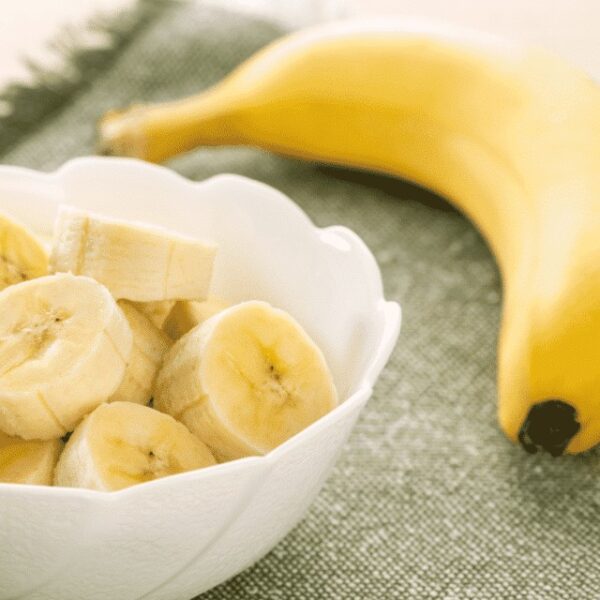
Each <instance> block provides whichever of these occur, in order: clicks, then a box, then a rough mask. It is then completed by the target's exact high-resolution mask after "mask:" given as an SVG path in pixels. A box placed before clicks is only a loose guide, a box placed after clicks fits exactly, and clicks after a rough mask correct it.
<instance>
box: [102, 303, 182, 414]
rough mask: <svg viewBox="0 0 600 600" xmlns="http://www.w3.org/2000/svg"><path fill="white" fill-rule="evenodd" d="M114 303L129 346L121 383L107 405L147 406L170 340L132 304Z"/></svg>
mask: <svg viewBox="0 0 600 600" xmlns="http://www.w3.org/2000/svg"><path fill="white" fill-rule="evenodd" d="M118 304H119V306H120V307H121V310H122V311H123V314H124V315H125V317H126V318H127V321H128V322H129V326H130V327H131V331H132V333H133V347H132V350H131V357H130V359H129V363H128V364H127V369H126V370H125V376H124V377H123V381H121V385H120V386H119V388H118V389H117V391H116V392H115V393H114V394H113V395H112V396H111V397H110V398H109V402H118V401H124V402H135V403H136V404H148V402H149V401H150V398H152V387H153V384H154V380H155V379H156V375H157V373H158V368H159V367H160V365H161V363H162V359H163V355H164V353H165V352H166V351H167V350H168V349H169V348H170V346H171V344H172V341H171V339H170V338H169V336H168V335H167V334H166V333H164V332H163V331H161V330H160V329H158V328H157V327H155V325H154V324H153V323H152V322H151V321H150V319H148V318H147V317H146V316H145V315H143V314H142V313H141V312H139V311H138V310H137V309H136V308H134V307H133V306H132V304H130V303H129V302H127V301H126V300H119V302H118Z"/></svg>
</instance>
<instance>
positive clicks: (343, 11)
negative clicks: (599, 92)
mask: <svg viewBox="0 0 600 600" xmlns="http://www.w3.org/2000/svg"><path fill="white" fill-rule="evenodd" d="M3 1H4V2H6V3H9V2H10V4H9V6H10V7H9V8H7V9H5V10H4V11H3V15H2V20H0V87H1V86H3V85H6V84H7V83H9V82H11V81H15V80H23V79H25V78H26V77H27V67H26V61H25V59H26V58H28V59H33V60H35V61H37V62H41V63H42V64H44V65H48V64H50V65H51V66H55V65H53V63H56V62H57V61H58V60H59V57H58V56H57V54H56V53H53V52H51V51H50V52H49V51H48V44H49V42H51V41H52V40H53V39H56V37H57V35H58V34H59V32H60V31H61V30H62V29H64V28H65V27H66V26H68V27H71V28H73V29H75V30H82V29H83V28H82V25H83V24H85V23H86V21H87V20H88V19H89V17H90V16H91V15H93V14H96V13H98V12H108V13H110V12H114V11H117V10H123V9H124V8H125V7H127V6H128V5H131V4H132V3H133V1H134V0H61V2H40V1H39V0H19V2H12V1H11V0H3ZM198 1H203V2H204V3H205V4H206V1H207V0H198ZM219 4H220V5H223V4H230V5H232V6H234V7H239V8H242V9H246V10H251V11H252V10H256V11H273V10H278V11H279V12H280V13H281V14H282V15H284V14H286V15H287V16H289V14H290V12H291V13H294V12H299V10H298V8H297V7H298V5H297V4H294V3H293V2H290V1H289V0H282V1H281V2H278V3H277V4H275V3H272V2H268V1H267V0H220V2H219ZM301 4H302V8H301V10H302V14H303V15H305V14H308V13H311V14H312V15H313V18H314V20H316V21H319V20H324V19H328V18H332V17H336V16H341V15H360V16H366V15H388V14H396V15H401V16H417V17H425V18H429V19H435V20H437V21H442V22H446V23H452V24H456V25H462V26H468V27H475V28H477V29H482V30H485V31H490V32H492V33H497V34H500V35H504V36H509V37H512V38H515V39H517V40H521V41H525V42H530V43H535V44H541V45H543V46H546V47H548V48H551V49H553V50H555V51H557V52H558V53H560V54H561V55H563V56H565V57H566V58H568V59H569V60H571V61H573V62H575V63H576V64H579V65H580V66H582V67H583V68H584V69H586V70H587V71H588V72H589V73H591V74H592V75H593V76H594V77H596V78H597V79H599V80H600V42H599V41H598V40H599V38H598V35H597V33H598V32H597V24H598V23H599V22H600V2H598V1H597V0H578V1H577V2H573V0H554V1H553V2H547V0H528V1H527V2H523V1H522V0H486V1H485V2H482V1H481V0H453V1H452V2H448V1H447V0H305V1H304V2H303V3H301ZM307 6H308V11H307ZM294 7H296V9H294ZM82 42H83V43H87V44H102V43H103V42H105V40H102V39H98V38H97V37H92V36H89V35H88V36H82Z"/></svg>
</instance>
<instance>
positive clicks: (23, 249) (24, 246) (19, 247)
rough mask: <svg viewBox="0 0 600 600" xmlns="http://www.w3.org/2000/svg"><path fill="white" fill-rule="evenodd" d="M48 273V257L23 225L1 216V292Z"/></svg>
mask: <svg viewBox="0 0 600 600" xmlns="http://www.w3.org/2000/svg"><path fill="white" fill-rule="evenodd" d="M47 273H48V255H47V254H46V251H45V250H44V247H43V246H42V244H41V243H40V242H39V241H38V240H37V239H36V237H35V236H34V235H33V233H31V232H30V231H28V230H27V229H26V228H25V227H23V226H22V225H19V224H18V223H16V222H15V221H13V220H12V219H9V218H8V217H7V216H5V215H2V214H0V290H2V289H4V288H6V287H8V286H9V285H13V284H15V283H21V282H22V281H27V280H29V279H35V278H36V277H41V276H42V275H46V274H47Z"/></svg>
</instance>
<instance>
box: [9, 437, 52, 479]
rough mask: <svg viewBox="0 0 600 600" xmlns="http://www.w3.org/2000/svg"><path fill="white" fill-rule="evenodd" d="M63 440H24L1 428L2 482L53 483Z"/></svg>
mask: <svg viewBox="0 0 600 600" xmlns="http://www.w3.org/2000/svg"><path fill="white" fill-rule="evenodd" d="M62 448H63V443H62V441H61V440H47V441H45V442H38V441H25V440H23V439H21V438H19V437H12V436H9V435H6V434H5V433H2V432H1V431H0V482H2V483H29V484H32V485H52V480H53V478H54V468H55V467H56V463H57V461H58V457H59V455H60V452H61V450H62Z"/></svg>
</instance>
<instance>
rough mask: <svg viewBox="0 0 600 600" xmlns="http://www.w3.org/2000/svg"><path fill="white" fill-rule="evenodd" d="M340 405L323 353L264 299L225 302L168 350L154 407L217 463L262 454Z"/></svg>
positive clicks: (158, 379)
mask: <svg viewBox="0 0 600 600" xmlns="http://www.w3.org/2000/svg"><path fill="white" fill-rule="evenodd" d="M336 405H337V394H336V389H335V387H334V384H333V380H332V378H331V374H330V372H329V369H328V367H327V364H326V362H325V358H324V357H323V354H322V353H321V351H320V350H319V348H317V346H316V345H315V343H314V342H313V341H312V340H311V339H310V337H309V336H308V335H307V334H306V332H305V331H304V330H303V329H302V328H301V327H300V325H299V324H298V323H297V322H296V321H294V319H292V317H291V316H290V315H289V314H287V313H286V312H284V311H282V310H279V309H276V308H273V307H272V306H270V305H269V304H267V303H266V302H259V301H250V302H243V303H241V304H238V305H236V306H232V307H230V308H227V309H225V310H223V311H221V312H219V313H217V314H216V315H214V316H213V317H211V318H210V319H208V320H207V321H205V322H204V323H203V324H202V325H199V326H198V327H196V328H194V329H192V330H191V331H190V332H189V333H187V334H186V335H184V336H183V337H182V338H181V339H180V340H179V341H177V342H176V343H175V344H174V346H173V347H172V348H171V350H169V351H168V352H167V354H166V355H165V359H164V362H163V367H162V368H161V370H160V372H159V374H158V378H157V380H156V385H155V390H154V407H155V408H157V409H158V410H161V411H163V412H166V413H168V414H170V415H172V416H173V417H175V418H176V419H178V420H179V421H181V422H182V423H183V424H184V425H186V426H187V427H188V428H189V429H190V431H192V433H195V434H196V435H197V436H198V437H199V438H200V439H201V440H202V441H203V442H204V443H205V444H206V445H207V446H208V447H209V448H210V449H211V450H212V451H213V453H214V455H215V457H216V458H217V460H219V461H226V460H232V459H235V458H240V457H243V456H249V455H257V454H264V453H266V452H268V451H269V450H271V449H273V448H275V447H276V446H278V445H279V444H281V443H282V442H284V441H285V440H287V439H288V438H290V437H291V436H293V435H294V434H296V433H298V432H299V431H301V430H302V429H304V428H305V427H307V426H308V425H310V424H311V423H312V422H313V421H316V420H317V419H318V418H320V417H321V416H323V415H324V414H326V413H327V412H329V411H330V410H331V409H333V408H334V407H335V406H336Z"/></svg>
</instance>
